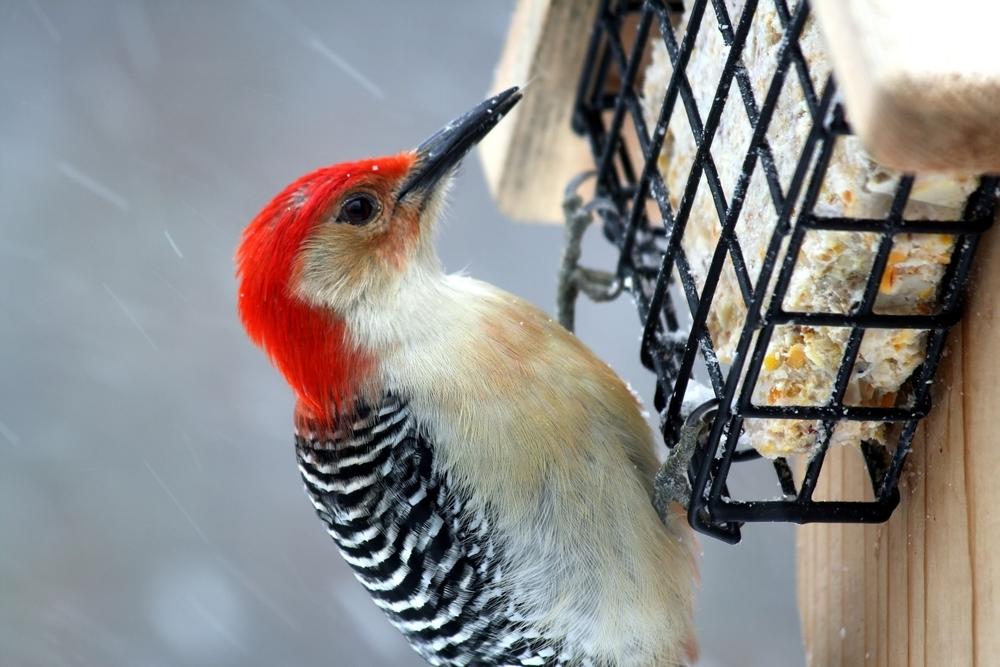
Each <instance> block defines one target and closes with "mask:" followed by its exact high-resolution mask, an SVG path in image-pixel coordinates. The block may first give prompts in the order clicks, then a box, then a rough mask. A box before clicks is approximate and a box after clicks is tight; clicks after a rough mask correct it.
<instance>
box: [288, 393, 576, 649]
mask: <svg viewBox="0 0 1000 667" xmlns="http://www.w3.org/2000/svg"><path fill="white" fill-rule="evenodd" d="M296 452H297V457H298V462H299V469H300V470H301V472H302V477H303V479H304V481H305V487H306V492H307V493H308V495H309V498H310V500H311V501H312V503H313V505H314V506H315V507H316V511H317V513H318V514H319V517H320V519H322V520H323V523H324V524H325V525H326V527H327V530H328V531H329V533H330V535H331V536H332V537H333V539H334V541H335V542H336V543H337V546H338V547H339V548H340V552H341V554H342V555H343V557H344V559H345V560H346V561H347V562H348V564H350V566H351V567H352V568H353V569H354V573H355V576H356V577H357V578H358V580H359V581H360V582H361V583H362V584H363V585H364V586H365V588H367V589H368V591H369V592H370V593H371V595H372V597H373V598H374V600H375V604H376V605H378V606H379V607H380V608H381V609H382V610H383V611H384V612H385V613H386V615H387V616H388V617H389V620H390V621H391V622H392V624H393V625H395V626H396V627H397V628H398V629H399V630H400V631H401V632H402V633H403V634H404V635H405V636H406V637H407V639H408V640H409V641H410V643H411V644H412V645H413V647H414V648H415V649H416V650H417V652H418V653H420V655H422V656H423V657H424V658H425V659H427V660H428V662H430V663H431V664H434V665H484V664H486V665H504V664H509V665H549V664H557V663H558V662H559V660H558V658H556V654H557V653H558V651H557V650H556V649H554V648H552V647H547V646H545V643H544V642H541V641H539V640H538V638H537V636H533V634H532V632H531V631H530V628H528V627H525V626H524V624H522V623H518V622H516V621H515V620H513V618H512V615H511V613H510V602H511V601H510V600H508V599H505V598H506V596H505V595H504V587H503V571H502V559H501V557H500V556H501V554H500V553H498V546H497V545H496V544H495V543H494V541H493V540H492V539H491V537H490V534H489V530H488V521H487V519H486V517H485V516H484V515H483V513H482V512H467V511H464V503H463V502H462V499H461V497H460V494H459V493H457V492H456V491H455V489H453V488H452V485H450V484H449V483H448V481H447V479H446V477H445V476H444V475H442V474H440V473H439V472H438V471H437V470H436V469H435V466H434V461H433V446H432V444H431V443H430V442H428V440H427V439H426V438H425V437H424V436H422V435H421V433H420V429H419V428H418V425H417V423H416V420H415V419H414V418H413V416H412V414H411V412H410V410H409V407H408V406H407V405H406V403H405V402H403V401H401V400H400V399H398V398H396V397H391V396H390V397H386V398H385V399H384V400H383V402H382V403H381V404H380V405H378V406H369V405H361V406H358V408H357V410H356V412H355V415H354V416H353V417H352V418H351V419H349V420H343V425H342V426H341V427H340V428H339V429H338V430H337V431H336V432H334V433H332V434H326V435H321V434H315V433H298V434H296Z"/></svg>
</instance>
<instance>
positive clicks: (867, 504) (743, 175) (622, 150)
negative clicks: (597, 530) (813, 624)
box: [573, 0, 998, 542]
mask: <svg viewBox="0 0 1000 667" xmlns="http://www.w3.org/2000/svg"><path fill="white" fill-rule="evenodd" d="M758 2H760V3H764V2H773V4H774V6H775V9H776V12H777V15H778V17H779V19H780V23H781V28H782V31H783V39H782V41H781V45H780V48H779V51H778V56H777V60H778V62H777V63H776V68H775V69H774V73H773V76H772V78H771V80H770V82H769V84H768V85H767V88H766V94H765V95H764V97H763V99H762V100H759V99H755V95H754V90H753V86H752V85H751V81H750V78H749V76H748V74H747V67H746V66H745V63H744V62H743V58H742V51H743V47H744V45H745V43H746V41H747V36H748V32H749V30H750V26H751V22H752V20H753V16H754V13H755V11H756V10H757V6H758ZM680 4H681V3H678V2H665V1H664V0H647V1H646V2H642V3H640V2H635V1H632V2H628V1H624V0H622V1H615V0H605V2H603V3H602V6H601V8H600V9H599V11H598V15H597V17H596V21H595V24H594V29H593V34H592V36H591V42H590V46H589V49H588V52H587V56H586V59H585V61H584V64H583V73H582V78H581V82H580V87H579V92H578V97H577V101H576V107H575V112H574V117H573V125H574V129H575V130H576V131H577V132H579V133H582V134H584V135H586V137H587V138H588V139H589V142H590V145H591V149H592V153H593V156H594V159H595V162H596V168H597V192H598V195H600V196H603V197H606V198H608V199H610V200H611V201H612V202H613V203H614V207H615V209H616V210H617V214H615V213H611V214H608V213H604V214H603V230H604V235H605V236H606V238H607V239H608V240H609V241H610V242H611V243H613V244H614V245H615V246H616V247H617V248H618V250H619V251H620V254H619V261H618V267H617V273H618V277H619V279H620V280H621V281H622V283H623V284H624V285H625V288H626V289H627V290H628V291H629V292H630V293H631V295H632V296H633V297H634V300H635V303H636V304H637V308H638V312H639V316H640V319H641V321H642V323H643V334H642V342H641V359H642V362H643V364H644V365H645V366H646V367H647V368H649V369H650V370H652V371H653V372H655V374H656V398H655V407H656V409H657V410H659V411H660V414H661V425H662V427H661V428H662V434H663V436H664V439H665V441H666V442H667V444H668V445H672V444H673V443H675V442H676V439H677V435H678V428H679V425H680V422H681V417H680V415H681V406H682V403H683V401H684V398H685V394H686V392H687V389H688V386H689V381H690V379H691V378H692V374H693V371H694V369H695V368H696V364H697V365H698V366H699V367H703V368H704V371H705V372H706V374H707V377H708V380H709V381H710V383H711V387H712V390H713V392H714V394H715V396H716V398H717V399H718V401H719V405H718V408H717V411H716V413H715V418H714V421H713V422H712V428H711V431H710V433H709V435H708V438H707V442H705V443H704V445H703V446H701V447H699V449H698V450H697V451H696V452H695V455H694V458H693V459H692V463H691V467H690V469H689V476H690V477H691V478H692V482H693V483H692V486H693V493H692V499H691V504H690V507H689V520H690V522H691V524H692V525H693V526H694V527H695V528H696V529H698V530H700V531H702V532H705V533H708V534H711V535H714V536H716V537H719V538H721V539H723V540H726V541H731V542H736V541H738V540H739V539H740V526H741V525H742V524H743V523H744V522H752V521H792V522H798V523H805V522H814V521H836V522H877V521H884V520H886V519H887V518H888V517H889V515H890V514H891V512H892V510H893V509H894V508H895V506H896V504H897V503H898V501H899V493H898V490H897V483H898V480H899V476H900V472H901V470H902V466H903V463H904V461H905V459H906V455H907V453H908V452H909V449H910V444H911V441H912V439H913V435H914V432H915V430H916V427H917V424H918V423H919V420H920V419H921V418H922V417H923V416H924V415H926V414H927V412H928V410H929V409H930V403H931V394H930V389H931V383H932V380H933V378H934V373H935V369H936V368H937V365H938V361H939V360H940V358H941V353H942V349H943V345H944V341H945V336H946V334H947V331H948V329H949V328H950V327H951V326H952V325H953V324H954V323H955V322H957V321H958V320H959V318H960V316H961V312H960V310H961V302H962V297H963V293H964V291H965V286H966V283H967V281H968V276H969V268H970V265H971V261H972V258H973V254H974V252H975V248H976V244H977V241H978V237H979V234H980V232H982V231H984V230H985V229H987V228H988V227H989V225H990V223H991V222H992V219H993V214H994V207H995V205H996V197H997V183H998V179H997V178H996V177H992V176H988V177H983V178H982V179H981V181H980V187H979V189H978V190H977V191H976V192H975V193H974V194H973V195H972V196H971V197H970V199H969V201H968V203H967V205H966V208H965V210H964V213H963V215H962V217H961V219H960V220H957V221H955V220H948V221H938V220H916V219H907V218H905V217H904V211H905V209H906V204H907V201H908V198H909V195H910V190H911V188H912V186H913V180H914V179H913V177H912V176H904V177H903V178H901V179H900V181H899V184H898V186H897V188H896V191H895V194H894V196H893V200H892V205H891V209H890V210H889V213H888V215H887V216H885V217H884V218H878V219H859V218H843V217H836V218H834V217H823V216H821V215H818V214H816V212H815V211H814V205H815V204H816V201H817V197H818V195H819V193H820V189H821V187H822V185H823V179H824V176H825V174H826V171H827V166H828V165H829V163H830V159H831V155H832V154H833V150H834V146H835V144H836V142H837V141H838V139H839V138H841V137H842V136H844V135H847V134H850V127H849V126H848V124H847V123H846V121H845V113H844V109H843V108H842V106H841V104H840V102H839V98H838V96H837V92H836V84H835V82H834V80H833V78H832V76H831V77H828V78H827V80H826V81H825V82H823V85H822V88H821V89H820V90H818V91H817V90H816V88H815V87H814V85H813V79H811V78H810V71H809V63H808V62H807V61H806V59H805V57H804V56H803V53H802V50H801V48H800V45H799V38H800V35H801V34H802V31H803V26H804V25H805V24H806V19H807V17H808V13H809V6H808V3H807V2H806V1H805V0H802V1H801V2H799V3H798V4H797V5H796V6H795V7H794V8H789V6H788V4H787V3H786V1H785V0H746V2H745V5H744V8H743V11H742V13H741V14H740V15H739V16H730V15H729V11H728V9H727V3H726V1H725V0H711V1H709V0H694V1H690V0H689V2H688V3H687V4H688V7H689V12H688V16H687V21H686V24H685V26H684V29H683V30H679V29H677V28H675V27H674V25H673V24H674V23H677V21H676V19H677V18H678V16H679V14H680V11H681V10H682V7H680ZM709 11H713V12H714V13H715V19H716V23H717V26H718V30H719V31H720V32H721V36H722V40H723V42H724V43H725V45H726V46H727V47H728V50H727V55H726V61H725V63H724V65H723V66H722V69H721V75H720V78H719V80H718V82H717V88H716V91H715V95H714V97H713V98H712V103H711V106H710V108H709V109H708V113H707V114H706V115H704V116H703V115H702V112H701V111H700V110H699V108H698V105H697V104H696V101H695V93H694V90H693V88H692V83H691V81H689V80H688V77H687V75H686V73H685V68H686V66H687V64H688V62H689V60H690V58H691V55H692V51H693V48H694V45H695V43H696V39H697V36H698V31H699V30H700V29H703V28H702V25H703V21H702V19H703V18H704V17H705V14H706V12H709ZM734 20H735V21H736V22H735V23H734ZM704 29H706V30H708V29H715V28H708V27H706V28H704ZM654 39H662V40H663V42H664V44H665V46H666V49H667V53H668V54H669V58H670V62H671V64H672V67H673V71H672V74H671V76H670V80H669V83H668V85H667V89H666V93H665V96H664V99H663V101H662V105H661V106H660V113H659V118H658V121H657V123H656V125H655V127H652V128H650V127H649V125H648V123H647V122H646V119H645V118H644V116H643V111H642V103H641V99H640V95H639V93H638V92H637V89H638V86H637V77H638V75H639V74H640V70H641V68H642V63H643V56H644V54H645V53H646V51H647V49H648V47H649V44H650V42H651V40H654ZM629 44H630V46H627V45H629ZM790 77H794V79H793V81H797V84H798V85H799V86H801V91H802V95H803V98H804V100H805V103H806V105H807V107H808V113H809V115H810V118H811V124H812V125H811V131H810V132H809V134H808V137H807V139H806V141H805V144H804V147H803V149H802V152H801V154H800V155H798V156H797V161H796V163H795V164H796V166H795V169H794V173H793V175H792V177H791V179H790V181H789V182H788V184H787V187H785V188H783V187H782V183H781V179H780V178H779V174H778V169H777V167H776V164H775V156H774V154H773V153H772V150H771V146H770V144H769V141H768V134H767V130H768V127H769V123H770V121H771V118H772V115H773V114H774V111H775V108H776V105H777V102H778V98H779V94H780V93H781V90H782V86H783V85H784V83H785V80H786V79H788V78H790ZM699 84H700V85H716V82H715V81H712V82H705V81H701V82H699ZM733 84H735V86H734V85H733ZM731 95H739V97H740V99H741V100H742V103H743V107H744V109H745V112H746V115H747V118H748V120H749V123H750V126H751V127H752V136H751V139H750V142H749V146H748V148H747V151H746V155H745V158H744V160H743V162H742V169H741V171H740V174H739V176H738V179H737V182H736V184H735V187H734V188H732V189H731V190H729V191H727V190H726V189H725V188H724V186H723V184H722V182H721V180H720V177H719V169H718V168H717V166H716V164H715V161H714V160H713V157H712V153H711V150H710V149H711V146H712V141H713V139H714V137H715V135H716V131H717V130H718V129H719V124H720V119H721V117H722V112H723V107H724V105H725V102H726V100H727V99H728V98H729V97H730V96H731ZM680 113H684V114H686V118H687V123H688V125H689V127H690V128H691V129H690V131H691V132H693V134H694V140H695V143H696V145H697V152H696V155H695V158H694V160H693V161H692V163H691V164H690V171H689V172H688V174H687V179H686V186H685V188H684V191H683V193H682V195H681V197H680V200H679V205H678V206H676V207H674V206H672V205H671V203H670V197H668V191H667V185H666V183H665V182H664V178H663V176H662V175H661V174H660V171H659V169H658V168H657V157H658V156H659V154H660V151H661V148H662V145H663V142H664V137H665V136H666V133H667V132H666V130H667V128H668V126H669V125H670V123H671V119H672V118H673V117H675V116H676V115H677V114H680ZM626 120H630V121H631V123H630V127H626V126H627V123H626ZM629 132H630V133H632V135H633V136H630V137H628V140H629V141H630V142H632V143H634V144H637V145H638V149H639V152H640V153H641V155H640V156H636V155H634V151H630V150H629V149H628V148H627V144H626V137H625V134H626V133H629ZM793 157H794V156H793ZM634 159H639V160H640V163H639V164H636V162H634ZM755 169H759V170H762V172H763V175H764V177H765V178H766V183H767V188H768V190H769V193H770V198H771V201H772V203H773V206H774V209H775V211H776V214H777V224H776V226H775V228H774V232H773V234H772V235H771V239H770V242H769V245H768V246H767V249H766V254H765V256H764V259H763V263H762V267H761V269H760V272H759V273H758V275H757V277H756V280H752V279H751V276H750V273H749V272H748V270H747V264H746V262H745V261H744V257H743V250H742V248H741V246H740V242H739V240H738V238H737V234H736V233H735V230H734V228H735V225H736V221H737V219H738V217H739V214H740V210H741V207H742V205H743V202H744V197H745V195H746V193H747V187H748V184H749V182H750V179H751V176H752V175H753V173H754V170H755ZM701 181H703V182H704V183H706V184H707V187H708V188H709V191H710V194H711V197H712V200H713V203H714V209H715V212H716V214H717V215H718V220H719V223H720V225H721V233H720V236H719V240H718V242H717V244H716V246H715V249H714V253H713V255H712V258H711V264H710V265H709V267H708V271H707V277H706V279H705V281H704V288H703V289H702V290H699V288H698V285H697V281H696V279H695V276H694V275H693V273H692V269H691V265H690V262H689V258H688V257H687V256H686V253H685V250H684V248H683V247H682V244H681V239H682V237H683V235H684V233H685V228H686V225H687V222H688V220H689V217H690V215H691V210H692V202H693V200H694V196H695V191H696V189H697V188H698V186H699V182H701ZM650 200H651V201H652V202H653V205H652V206H647V204H648V202H649V201H650ZM650 210H655V211H656V213H655V214H654V215H653V216H652V218H653V219H650V218H651V216H650V213H649V211H650ZM657 216H658V218H659V219H657ZM810 230H831V231H866V232H873V233H877V234H879V235H880V241H879V243H878V246H877V253H876V255H875V260H874V263H873V266H872V267H871V271H870V275H869V276H868V279H867V283H866V285H865V289H864V294H863V298H862V300H861V303H860V305H859V306H858V307H857V308H855V309H854V310H853V311H852V312H850V313H826V312H798V311H788V310H785V308H784V307H783V304H784V302H785V293H786V290H787V289H788V286H789V282H790V280H791V277H792V273H793V271H794V269H795V264H796V258H797V256H798V254H799V250H800V247H801V245H802V242H803V240H804V238H805V237H806V234H807V233H808V232H809V231H810ZM899 233H918V234H925V233H938V234H949V235H954V236H955V237H956V243H955V246H954V249H953V251H952V256H951V261H950V263H949V264H948V267H947V270H946V271H945V274H944V277H943V278H942V280H941V283H940V285H941V286H940V288H939V292H938V304H939V306H940V307H939V309H938V310H937V312H935V313H933V314H929V315H923V314H920V315H897V314H884V313H879V312H875V311H874V310H873V305H874V303H875V297H876V295H877V292H878V288H879V282H880V280H881V277H882V275H883V271H884V270H885V268H886V264H887V260H888V257H889V253H890V251H891V249H892V246H893V235H894V234H899ZM727 259H728V262H731V265H732V267H733V269H734V270H735V272H736V278H737V283H738V286H739V291H740V292H741V295H742V298H743V302H744V304H745V305H746V307H747V313H748V315H747V318H746V320H745V323H744V326H743V329H742V332H741V333H740V336H739V342H738V344H737V346H736V352H735V354H734V355H733V357H732V362H731V363H730V364H728V365H725V364H722V363H720V362H719V360H718V358H717V356H716V354H715V350H714V349H713V342H712V338H711V336H710V333H709V330H708V327H707V326H706V319H707V317H708V314H709V311H710V309H711V307H712V303H713V298H714V297H715V289H716V286H717V283H718V280H719V276H720V272H721V271H722V269H723V264H724V262H726V261H727ZM672 276H676V277H677V279H679V280H672V279H671V277H672ZM677 282H679V286H677V285H676V283H677ZM672 285H674V286H675V287H674V289H673V290H672V289H671V286H672ZM769 285H773V289H769V287H768V286H769ZM675 301H679V302H680V303H679V304H675ZM678 308H680V309H681V310H680V311H678ZM684 309H686V310H687V313H683V310H684ZM682 314H683V315H684V316H685V318H686V317H687V315H689V316H690V332H689V333H688V331H687V330H686V327H684V326H682V324H681V317H679V315H682ZM786 324H795V325H814V326H826V327H846V328H848V329H849V332H850V333H849V337H848V341H847V344H846V347H845V352H844V355H843V358H842V360H841V363H840V366H839V370H838V372H837V375H836V379H835V382H834V387H833V391H832V395H831V396H830V399H829V401H828V402H827V404H826V405H821V406H817V405H800V406H770V405H758V404H755V403H754V401H753V400H752V397H753V390H754V386H755V384H756V382H757V379H758V376H759V374H760V370H761V365H762V363H763V359H764V356H765V352H766V350H767V347H768V342H769V340H770V339H771V336H772V333H773V332H774V328H775V327H776V326H779V325H786ZM874 328H891V329H920V330H925V331H927V332H928V336H927V347H926V351H927V355H926V359H925V361H924V363H923V364H922V365H921V366H920V367H919V368H918V369H917V370H916V371H915V373H914V377H913V378H911V383H912V384H911V386H912V387H913V389H912V401H911V402H910V404H909V407H860V406H854V405H849V404H845V402H844V393H845V390H846V388H847V385H848V381H849V379H850V375H851V370H852V368H853V367H854V363H855V360H856V358H857V355H858V351H859V348H860V346H861V341H862V338H863V335H864V332H865V331H866V330H867V329H874ZM748 418H768V419H799V420H801V419H815V420H819V421H820V422H821V423H822V428H820V429H819V431H818V433H819V435H818V436H817V442H816V444H815V450H814V454H813V455H812V457H811V459H809V461H808V464H807V466H806V467H805V470H804V473H803V474H802V475H799V477H800V480H799V481H798V483H796V476H795V475H793V473H792V469H791V466H790V465H789V461H787V460H786V459H785V458H777V459H775V460H773V461H769V463H770V464H771V469H773V474H774V479H775V481H776V482H777V485H778V488H780V492H781V498H780V499H774V498H770V499H768V498H763V499H750V500H735V499H733V498H731V497H730V493H729V490H728V486H729V485H728V481H727V480H729V476H730V473H731V471H732V470H733V466H734V465H741V464H744V463H746V462H750V461H754V460H759V459H760V458H761V457H760V454H758V453H757V451H756V450H754V449H753V448H750V447H747V446H745V445H743V446H741V445H740V442H739V440H740V434H741V431H742V426H743V422H744V420H745V419H748ZM842 420H853V421H886V422H892V423H894V424H897V425H898V428H897V429H895V437H894V438H893V440H894V442H891V443H889V446H886V445H883V444H880V443H877V442H874V441H866V442H862V443H859V444H860V445H861V446H860V451H861V453H862V455H863V459H864V464H865V466H866V469H867V474H868V477H869V478H870V480H871V488H872V494H873V495H872V497H873V500H871V501H857V500H823V501H818V500H813V497H812V496H813V491H814V490H815V488H816V484H817V481H818V480H819V477H820V473H821V470H822V467H823V462H824V459H825V456H826V451H827V447H828V445H829V442H830V436H831V433H832V430H833V428H834V426H835V425H836V424H837V423H838V422H840V421H842ZM710 454H711V455H710ZM771 495H772V496H773V494H771Z"/></svg>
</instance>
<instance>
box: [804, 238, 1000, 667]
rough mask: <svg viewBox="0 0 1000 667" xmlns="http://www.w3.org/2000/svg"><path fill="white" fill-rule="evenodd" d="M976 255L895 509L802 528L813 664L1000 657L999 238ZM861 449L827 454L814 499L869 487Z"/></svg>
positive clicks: (990, 660) (971, 661) (977, 662)
mask: <svg viewBox="0 0 1000 667" xmlns="http://www.w3.org/2000/svg"><path fill="white" fill-rule="evenodd" d="M977 263H978V266H979V267H980V270H979V271H978V272H977V275H976V276H975V277H974V288H973V292H972V295H971V298H970V300H969V304H968V310H967V316H966V318H965V320H964V321H963V322H962V323H961V324H960V325H958V326H956V327H955V328H954V329H953V330H952V331H951V333H950V334H949V346H948V352H947V353H946V356H945V357H944V359H942V362H941V366H940V370H939V379H938V383H937V387H936V391H935V406H934V408H933V410H932V412H931V414H930V416H928V418H927V419H926V420H925V421H924V424H923V425H922V426H921V428H920V429H919V430H918V432H917V437H916V438H915V439H914V442H913V452H912V454H911V455H910V458H909V462H908V464H907V466H906V470H905V472H904V475H903V478H902V480H901V484H900V492H901V494H902V501H901V503H900V506H899V507H898V508H897V509H896V512H895V513H894V514H893V516H892V518H891V519H890V520H889V522H888V523H886V524H881V525H843V524H811V525H807V526H803V527H801V528H800V529H799V533H798V559H799V571H798V591H799V592H798V594H799V608H800V612H801V615H802V628H803V633H804V639H805V645H806V652H807V656H808V657H809V658H810V661H809V664H812V665H822V666H824V667H827V666H830V665H844V666H853V665H875V666H878V667H883V666H895V665H906V666H908V667H915V666H922V665H927V666H932V665H933V666H937V665H956V666H957V665H963V666H964V665H970V666H972V665H974V666H976V667H988V666H990V665H996V664H998V661H1000V512H998V511H997V509H996V504H997V496H996V494H997V492H998V490H1000V483H998V480H997V475H998V474H1000V442H998V440H1000V438H998V434H1000V425H998V422H997V418H998V416H1000V404H998V403H1000V402H998V400H997V389H996V387H997V384H998V380H997V378H998V377H1000V351H998V350H997V346H996V331H997V330H1000V299H998V298H997V295H998V294H1000V235H997V234H996V233H995V232H992V233H988V234H986V235H984V237H983V240H982V246H981V247H980V250H979V257H978V259H977ZM857 456H858V454H857V452H855V451H853V450H850V449H847V448H839V449H837V450H831V451H830V452H829V455H828V459H827V462H826V464H825V467H826V466H828V468H827V469H825V470H824V473H825V475H824V478H823V480H822V481H821V483H820V486H819V487H818V490H817V493H816V495H815V497H816V499H830V498H845V497H853V498H857V497H861V496H862V495H863V494H864V493H865V488H866V485H869V482H868V480H867V478H866V477H865V473H864V471H863V466H861V465H860V464H859V461H855V460H848V459H852V458H854V457H857ZM868 488H869V490H868V493H869V494H870V486H869V487H868Z"/></svg>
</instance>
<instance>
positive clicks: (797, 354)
mask: <svg viewBox="0 0 1000 667" xmlns="http://www.w3.org/2000/svg"><path fill="white" fill-rule="evenodd" d="M785 359H786V361H788V365H789V366H791V367H792V368H802V367H803V366H805V365H806V348H805V346H804V345H803V344H802V343H796V344H795V345H792V346H791V347H790V348H789V349H788V355H787V356H786V357H785Z"/></svg>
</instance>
